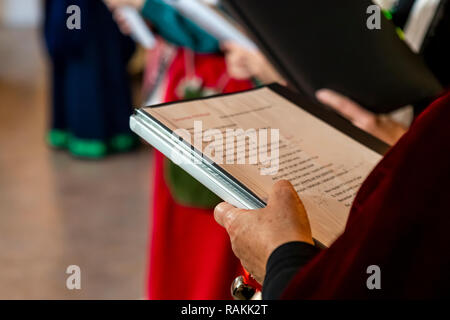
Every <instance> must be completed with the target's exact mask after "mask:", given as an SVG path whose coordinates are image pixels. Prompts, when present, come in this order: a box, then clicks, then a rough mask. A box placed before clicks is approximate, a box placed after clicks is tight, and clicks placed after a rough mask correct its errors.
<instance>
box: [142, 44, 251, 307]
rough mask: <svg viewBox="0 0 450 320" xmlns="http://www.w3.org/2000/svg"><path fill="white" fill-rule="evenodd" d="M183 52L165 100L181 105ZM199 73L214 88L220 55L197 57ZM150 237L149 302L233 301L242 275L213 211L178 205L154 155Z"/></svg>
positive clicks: (242, 85)
mask: <svg viewBox="0 0 450 320" xmlns="http://www.w3.org/2000/svg"><path fill="white" fill-rule="evenodd" d="M183 52H184V51H183V50H182V49H180V50H179V52H178V54H177V56H176V58H175V60H174V62H173V64H172V66H171V68H170V70H169V83H168V90H167V96H166V100H167V101H173V100H178V97H177V96H176V94H175V88H176V87H177V85H178V83H179V82H180V80H182V79H183V78H184V74H185V72H184V58H183V54H184V53H183ZM195 60H196V63H195V64H196V74H197V75H198V76H199V77H201V78H202V79H203V80H204V82H205V84H206V85H207V86H210V87H215V85H216V84H217V81H218V79H219V78H220V77H221V76H222V75H223V73H224V72H225V62H224V59H223V57H221V56H219V55H196V59H195ZM250 87H251V83H250V82H248V81H236V80H230V82H229V83H228V84H227V86H226V88H225V90H224V91H225V92H233V91H237V90H245V89H248V88H250ZM154 158H155V161H154V190H153V205H152V213H151V217H152V232H151V234H152V235H151V249H150V270H149V278H148V298H150V299H156V300H159V299H167V300H170V299H193V300H197V299H205V300H206V299H219V300H222V299H231V298H232V297H231V294H230V286H231V282H232V281H233V280H234V278H235V277H236V276H237V275H239V274H240V272H241V266H240V262H239V260H238V259H237V258H236V257H235V256H234V254H233V252H232V250H231V246H230V241H229V238H228V235H227V233H226V232H225V231H224V229H223V228H221V227H220V226H219V225H217V223H215V221H214V217H213V211H212V210H203V209H197V208H189V207H185V206H182V205H179V204H177V203H176V202H175V201H174V199H173V198H172V196H171V195H170V191H169V189H168V187H167V184H166V182H165V180H164V156H163V155H162V154H161V153H159V152H157V151H155V156H154Z"/></svg>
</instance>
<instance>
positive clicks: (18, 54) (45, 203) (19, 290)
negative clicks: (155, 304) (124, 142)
mask: <svg viewBox="0 0 450 320" xmlns="http://www.w3.org/2000/svg"><path fill="white" fill-rule="evenodd" d="M39 36H40V35H39V33H38V31H36V30H29V29H28V30H26V29H25V30H7V29H0V299H18V298H23V299H80V298H81V299H139V298H142V297H143V296H144V289H145V287H144V280H145V267H146V249H147V232H148V217H147V215H148V210H147V208H148V200H149V199H148V198H149V169H150V154H149V149H148V148H142V149H141V150H140V151H138V152H135V153H132V154H128V155H121V156H114V157H111V158H108V159H106V160H104V161H100V162H93V161H80V160H74V159H73V158H71V157H70V156H69V155H68V154H66V153H65V152H61V151H52V150H50V149H48V148H47V147H46V145H45V143H44V137H45V130H46V121H47V105H48V99H47V80H46V77H45V75H46V69H45V60H44V57H45V56H44V51H43V49H42V47H41V44H40V37H39ZM72 264H75V265H78V266H80V268H81V276H82V278H81V279H82V280H81V285H82V289H81V290H73V291H70V290H68V289H66V278H67V276H68V275H67V274H65V271H66V268H67V267H68V266H69V265H72Z"/></svg>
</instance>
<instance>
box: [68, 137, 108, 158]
mask: <svg viewBox="0 0 450 320" xmlns="http://www.w3.org/2000/svg"><path fill="white" fill-rule="evenodd" d="M68 148H69V151H70V153H71V154H72V155H74V156H76V157H82V158H90V159H100V158H103V157H105V156H106V154H107V152H108V147H107V145H106V143H104V142H102V141H100V140H83V139H78V138H75V137H70V139H69V145H68Z"/></svg>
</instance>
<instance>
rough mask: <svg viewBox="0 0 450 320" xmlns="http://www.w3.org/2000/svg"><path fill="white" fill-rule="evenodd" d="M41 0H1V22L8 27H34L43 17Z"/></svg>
mask: <svg viewBox="0 0 450 320" xmlns="http://www.w3.org/2000/svg"><path fill="white" fill-rule="evenodd" d="M41 6H42V2H41V0H0V24H1V25H2V26H7V27H18V28H21V27H34V26H37V25H38V24H39V23H40V21H41V17H42V9H41Z"/></svg>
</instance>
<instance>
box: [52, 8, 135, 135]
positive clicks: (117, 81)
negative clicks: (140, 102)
mask: <svg viewBox="0 0 450 320" xmlns="http://www.w3.org/2000/svg"><path fill="white" fill-rule="evenodd" d="M70 5H78V6H79V7H80V9H81V30H69V29H68V28H67V27H66V21H67V19H68V18H69V16H70V14H67V13H66V10H67V7H68V6H70ZM45 14H46V19H45V25H44V33H45V40H46V44H47V48H48V51H49V55H50V59H51V62H52V78H53V79H52V80H53V81H52V82H53V88H52V92H53V96H52V98H53V116H52V121H51V127H52V129H57V130H60V131H63V132H68V133H69V134H70V136H71V137H75V138H77V139H83V140H95V141H102V142H105V143H106V142H107V141H110V139H112V138H114V137H115V136H117V135H123V134H131V132H130V129H129V124H128V123H129V116H130V114H131V113H132V107H131V106H132V99H131V91H130V86H129V78H128V74H127V72H126V66H127V63H128V60H129V59H130V57H131V55H132V53H133V51H134V43H133V42H132V40H131V39H130V38H128V37H125V36H123V35H122V34H121V33H120V31H119V29H118V27H117V25H116V23H115V22H114V20H113V19H112V15H111V13H110V12H109V10H108V9H107V7H106V6H105V5H104V3H103V1H100V0H47V1H46V3H45Z"/></svg>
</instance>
